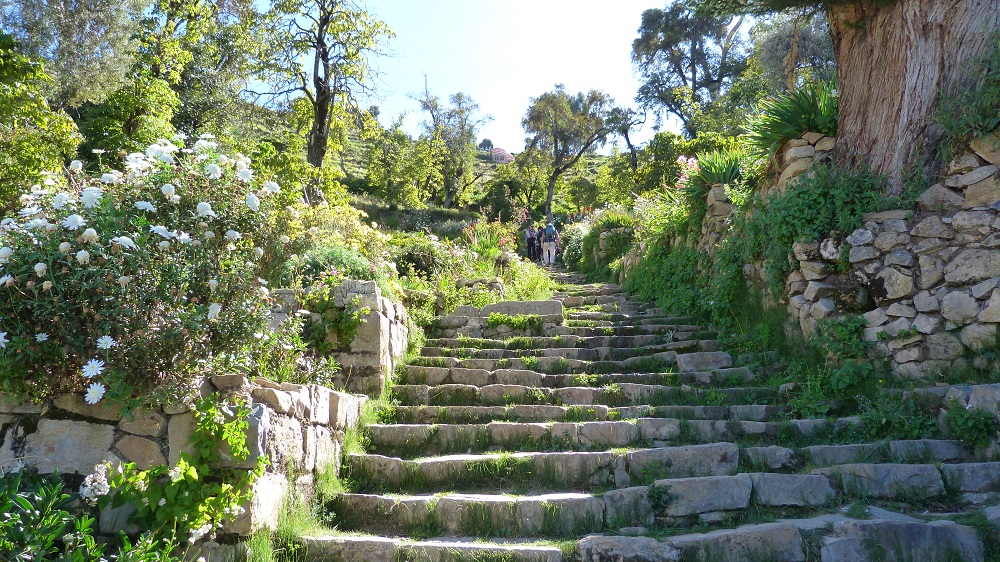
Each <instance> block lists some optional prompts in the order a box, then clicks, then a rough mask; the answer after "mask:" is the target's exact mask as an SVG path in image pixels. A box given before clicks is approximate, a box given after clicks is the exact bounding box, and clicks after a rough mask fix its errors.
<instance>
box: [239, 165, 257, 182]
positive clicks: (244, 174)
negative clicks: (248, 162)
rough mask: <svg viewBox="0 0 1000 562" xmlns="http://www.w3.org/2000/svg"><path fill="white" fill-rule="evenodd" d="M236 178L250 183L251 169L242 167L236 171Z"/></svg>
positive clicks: (251, 177)
mask: <svg viewBox="0 0 1000 562" xmlns="http://www.w3.org/2000/svg"><path fill="white" fill-rule="evenodd" d="M236 178H237V179H239V180H240V181H241V182H244V183H250V180H252V179H253V170H251V169H250V168H243V169H242V170H239V171H238V172H236Z"/></svg>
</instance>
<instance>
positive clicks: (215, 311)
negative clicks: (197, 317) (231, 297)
mask: <svg viewBox="0 0 1000 562" xmlns="http://www.w3.org/2000/svg"><path fill="white" fill-rule="evenodd" d="M220 312H222V305H221V304H219V303H217V302H213V303H212V304H210V305H208V316H207V318H206V319H207V320H218V319H219V313H220Z"/></svg>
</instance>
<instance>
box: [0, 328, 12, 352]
mask: <svg viewBox="0 0 1000 562" xmlns="http://www.w3.org/2000/svg"><path fill="white" fill-rule="evenodd" d="M8 343H10V340H9V339H7V332H0V349H3V348H5V347H7V344H8Z"/></svg>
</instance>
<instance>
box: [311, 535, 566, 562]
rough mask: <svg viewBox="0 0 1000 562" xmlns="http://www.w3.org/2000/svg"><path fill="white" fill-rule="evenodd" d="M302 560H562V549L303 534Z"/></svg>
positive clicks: (519, 561) (382, 561)
mask: <svg viewBox="0 0 1000 562" xmlns="http://www.w3.org/2000/svg"><path fill="white" fill-rule="evenodd" d="M300 541H301V543H302V545H303V547H304V548H303V549H302V551H303V552H301V553H300V552H296V555H297V556H301V557H302V558H296V559H297V560H303V562H332V561H344V562H393V561H402V560H405V561H407V562H462V561H465V560H472V561H477V560H478V561H484V562H486V561H494V560H495V561H503V562H562V560H563V555H562V551H561V550H559V549H558V548H556V547H554V546H548V545H544V544H541V545H533V544H498V543H496V542H493V543H487V542H479V541H474V540H473V539H472V538H467V539H462V538H454V539H451V540H440V539H432V540H426V541H406V540H402V539H396V538H386V537H372V536H349V535H336V536H306V537H302V538H301V539H300Z"/></svg>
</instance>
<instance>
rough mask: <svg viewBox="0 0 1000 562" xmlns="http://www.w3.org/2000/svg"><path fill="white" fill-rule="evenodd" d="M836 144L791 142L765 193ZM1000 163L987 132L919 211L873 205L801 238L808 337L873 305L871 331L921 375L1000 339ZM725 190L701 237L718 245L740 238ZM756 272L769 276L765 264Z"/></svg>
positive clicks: (796, 305) (998, 148)
mask: <svg viewBox="0 0 1000 562" xmlns="http://www.w3.org/2000/svg"><path fill="white" fill-rule="evenodd" d="M833 145H834V139H832V138H830V137H823V136H822V135H818V134H814V133H806V134H804V135H803V136H802V138H801V139H796V140H793V141H790V142H789V143H787V144H786V145H785V147H784V150H783V151H782V153H781V157H780V161H779V164H780V166H779V167H778V169H777V172H778V173H777V180H776V181H775V182H774V184H773V185H771V186H769V187H767V188H766V189H765V190H764V193H765V194H773V193H783V192H784V190H785V188H786V187H787V185H788V184H789V182H790V181H792V180H793V179H794V178H795V177H797V176H799V175H802V174H808V173H809V170H810V169H811V168H812V167H813V166H814V165H815V164H816V163H817V162H821V161H823V160H826V159H828V158H829V156H830V151H831V150H832V149H833ZM998 164H1000V139H998V138H997V137H996V135H993V136H991V137H986V138H984V139H979V140H977V141H975V142H973V143H972V145H971V147H970V149H969V150H968V151H966V152H964V153H963V154H961V155H959V156H958V157H957V158H955V159H954V160H953V161H952V162H951V163H950V164H949V166H948V168H947V175H946V177H945V178H944V179H943V181H941V183H938V184H935V185H933V186H932V187H930V188H929V189H927V190H926V191H925V192H924V193H923V194H922V195H921V196H920V197H919V199H918V201H917V203H918V207H917V210H916V211H912V210H903V209H897V210H890V211H885V212H880V213H869V214H866V215H864V217H863V220H864V224H863V227H862V228H860V229H857V230H856V231H854V232H849V233H838V232H832V233H830V235H829V237H827V238H826V239H824V240H821V241H814V242H800V243H797V244H795V245H794V246H793V253H794V259H795V260H796V264H797V268H796V269H795V270H794V271H792V273H791V274H790V275H789V276H788V279H787V282H786V284H785V289H786V290H785V298H786V299H787V300H786V303H787V307H788V312H789V314H790V315H791V319H792V320H793V321H794V323H795V324H796V325H797V326H798V327H799V328H800V329H801V331H802V333H803V334H805V335H807V336H809V335H812V334H813V333H814V332H815V330H816V326H817V322H818V321H819V320H820V319H823V318H827V317H830V316H835V315H838V314H843V313H851V314H854V313H859V312H861V313H864V317H865V319H866V321H867V328H866V330H865V337H866V338H867V339H868V340H869V341H873V342H878V343H877V344H876V350H878V351H880V352H882V353H883V354H884V355H886V356H888V357H890V358H891V359H892V362H893V368H894V371H896V372H897V373H899V374H901V375H904V376H910V377H925V376H928V375H932V374H935V373H939V372H942V371H947V370H949V369H956V368H962V367H964V366H966V365H967V361H968V360H967V359H966V357H967V356H969V355H970V353H969V352H970V351H978V350H980V349H981V348H983V347H984V346H987V345H993V344H994V343H995V341H996V332H997V324H998V323H1000V177H998ZM724 193H725V192H724V189H721V186H716V187H715V188H713V189H712V190H711V192H710V194H709V200H708V203H709V204H708V212H707V214H706V217H705V220H704V222H703V227H702V232H701V236H700V238H699V240H698V241H697V246H698V248H699V249H702V250H704V251H708V252H709V253H711V251H712V250H713V249H714V248H715V247H716V246H717V245H718V243H719V242H720V241H721V240H722V238H723V237H724V236H725V235H726V234H728V221H729V219H730V214H731V212H732V207H731V206H730V205H729V204H728V201H726V200H724V197H725V196H724ZM746 273H747V274H748V275H749V276H750V277H754V278H757V279H760V278H763V274H762V271H761V265H760V264H750V266H748V268H747V269H746Z"/></svg>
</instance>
